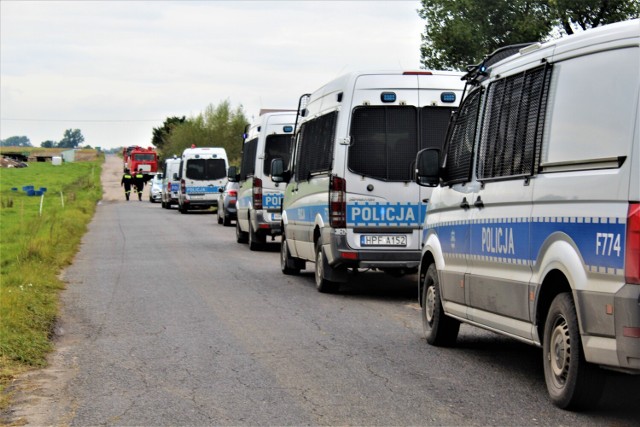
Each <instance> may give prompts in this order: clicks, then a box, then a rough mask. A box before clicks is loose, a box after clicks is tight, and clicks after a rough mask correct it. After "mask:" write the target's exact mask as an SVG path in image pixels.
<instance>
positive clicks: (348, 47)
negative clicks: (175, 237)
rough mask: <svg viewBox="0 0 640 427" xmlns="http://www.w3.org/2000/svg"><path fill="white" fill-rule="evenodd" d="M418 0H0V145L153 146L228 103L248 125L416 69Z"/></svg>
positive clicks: (419, 29)
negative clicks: (365, 75) (173, 127)
mask: <svg viewBox="0 0 640 427" xmlns="http://www.w3.org/2000/svg"><path fill="white" fill-rule="evenodd" d="M419 7H420V1H419V0H391V1H375V0H365V1H300V0H299V1H194V2H190V1H139V2H138V1H43V2H39V1H6V0H1V1H0V77H1V79H0V84H1V92H0V116H1V117H0V118H1V124H0V139H6V138H8V137H10V136H27V137H28V138H29V139H30V140H31V143H32V144H33V145H34V146H40V144H41V143H42V142H43V141H46V140H53V141H59V140H60V139H62V137H63V134H64V131H65V130H66V129H80V130H81V131H82V134H83V135H84V137H85V144H89V145H91V146H94V147H95V146H100V147H104V148H111V147H118V146H126V145H142V146H148V145H150V144H151V137H152V129H153V128H154V127H159V126H161V125H162V123H163V122H164V120H165V119H166V118H167V117H170V116H187V117H194V116H197V115H198V114H200V113H201V112H203V111H204V110H205V108H206V107H207V106H208V105H209V104H213V105H214V106H216V105H218V104H219V103H220V102H221V101H223V100H225V99H228V100H229V102H230V103H231V106H232V107H234V108H235V107H239V106H242V107H243V109H244V112H245V114H246V116H247V118H249V119H250V120H251V118H252V117H253V116H257V115H258V111H259V110H260V109H261V108H288V109H295V108H296V106H297V102H298V98H299V96H300V95H301V94H303V93H307V92H311V91H314V90H315V89H317V88H319V87H320V86H322V85H323V84H325V83H326V82H328V81H329V80H331V79H333V78H334V77H337V76H339V75H342V74H344V73H346V72H349V71H356V70H365V69H382V70H388V69H403V70H410V69H413V70H415V69H419V67H420V34H421V33H422V32H423V30H424V25H425V22H424V21H423V20H422V19H420V17H419V16H418V14H417V10H418V9H419Z"/></svg>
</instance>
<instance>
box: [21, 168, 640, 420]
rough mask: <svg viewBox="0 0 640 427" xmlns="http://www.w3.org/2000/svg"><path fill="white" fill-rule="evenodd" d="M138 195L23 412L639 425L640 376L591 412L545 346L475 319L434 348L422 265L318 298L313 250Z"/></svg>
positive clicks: (84, 282)
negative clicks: (450, 342)
mask: <svg viewBox="0 0 640 427" xmlns="http://www.w3.org/2000/svg"><path fill="white" fill-rule="evenodd" d="M110 162H111V160H110ZM105 173H107V175H103V177H106V178H104V179H103V182H105V187H107V185H109V186H112V187H115V186H118V185H119V182H118V181H119V172H117V173H115V174H114V173H112V172H111V175H108V173H109V171H108V168H105ZM108 176H111V179H108ZM110 192H111V193H110ZM145 194H146V193H145ZM123 199H124V197H123V196H122V193H121V190H120V189H119V188H117V187H115V189H114V188H111V189H106V193H105V198H104V200H103V201H102V203H101V204H100V206H99V207H98V210H97V213H96V215H95V218H94V220H93V222H92V223H91V225H90V227H89V231H88V233H87V234H86V236H85V238H84V239H83V244H82V247H81V250H80V252H79V253H78V255H77V257H76V259H75V262H74V263H73V265H72V266H70V267H69V268H68V269H67V270H66V271H65V274H64V278H65V280H66V282H67V283H68V285H67V289H66V290H65V291H64V292H63V294H62V304H61V305H62V307H61V318H60V323H59V325H58V328H57V334H58V335H57V337H56V351H55V353H54V354H52V356H51V366H50V367H48V368H47V369H44V370H41V371H34V372H31V373H29V374H28V375H26V376H25V377H23V378H22V379H20V380H19V381H18V383H17V389H18V394H17V395H16V404H15V406H14V408H13V414H12V415H13V417H14V420H16V421H19V422H21V423H26V424H28V425H73V426H80V425H81V426H84V425H154V426H163V425H191V426H193V425H575V426H585V425H617V426H625V425H637V422H638V420H639V415H638V410H637V408H638V407H639V406H640V405H639V404H640V397H639V395H638V392H637V391H638V389H639V388H638V385H639V382H638V378H630V377H625V376H614V375H612V376H611V378H610V383H609V385H608V388H607V391H606V393H607V395H606V397H605V398H604V399H603V401H602V402H601V405H600V406H599V407H598V408H597V409H594V411H591V412H588V413H584V414H576V413H571V412H566V411H561V410H558V409H556V408H554V407H553V406H552V405H551V404H550V402H549V401H548V399H547V394H546V389H545V385H544V380H543V373H542V365H541V360H540V359H541V351H540V350H539V349H537V348H534V347H529V346H526V345H523V344H520V343H518V342H515V341H513V340H509V339H507V338H503V337H500V336H497V335H494V334H491V333H488V332H484V331H481V330H478V329H475V328H471V327H466V326H463V327H462V329H461V333H460V338H459V345H458V347H457V348H452V349H442V348H435V347H430V346H428V345H427V344H426V342H425V340H424V339H423V338H422V326H421V324H420V316H419V311H418V305H417V303H416V299H417V297H416V293H417V290H416V276H409V277H405V278H402V279H394V278H391V277H389V276H386V275H383V274H378V273H365V274H358V275H356V276H353V277H352V281H351V283H350V284H349V286H346V287H344V288H343V289H342V290H341V292H340V293H339V294H335V295H328V294H320V293H318V292H317V291H316V290H315V286H314V281H313V274H312V268H313V264H308V265H307V267H308V270H306V271H304V272H303V273H302V274H301V275H300V276H284V275H282V273H281V272H280V267H279V258H278V257H279V254H278V250H279V249H278V243H277V242H276V243H275V244H273V245H272V247H270V248H269V249H268V250H267V251H264V252H251V251H249V249H248V247H247V245H240V244H237V243H236V242H235V233H234V229H233V227H222V226H220V225H218V224H217V223H216V217H215V215H212V214H206V213H190V214H188V215H181V214H179V213H178V212H177V210H175V209H172V210H166V209H162V208H161V207H160V205H159V204H151V203H149V202H148V201H147V200H146V198H143V199H144V201H143V202H138V201H137V200H136V201H133V200H132V201H129V202H125V201H124V200H123Z"/></svg>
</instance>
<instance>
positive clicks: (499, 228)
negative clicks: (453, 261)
mask: <svg viewBox="0 0 640 427" xmlns="http://www.w3.org/2000/svg"><path fill="white" fill-rule="evenodd" d="M429 230H434V231H435V232H436V233H437V234H438V236H439V240H440V245H441V248H442V251H443V252H444V253H447V254H450V255H453V256H469V257H471V258H473V259H488V258H492V259H495V261H496V262H506V263H513V262H517V263H528V264H532V265H533V264H535V262H536V260H537V259H538V257H539V256H540V251H541V250H542V249H543V246H544V245H545V244H546V243H547V242H552V241H554V240H558V239H564V240H569V241H571V242H573V243H574V244H575V246H576V247H577V248H578V251H579V252H580V255H581V256H582V258H583V261H584V264H585V265H586V266H588V267H589V268H590V269H591V270H593V271H602V272H603V273H605V272H607V269H616V270H621V269H623V268H624V257H625V254H624V248H625V238H626V218H589V217H544V218H533V220H529V219H524V218H512V219H505V218H497V219H492V220H475V221H456V222H443V223H440V224H435V225H433V226H429V227H428V228H427V229H426V230H424V234H425V235H426V234H427V233H428V232H429ZM553 235H555V236H556V237H557V238H552V237H551V236H553Z"/></svg>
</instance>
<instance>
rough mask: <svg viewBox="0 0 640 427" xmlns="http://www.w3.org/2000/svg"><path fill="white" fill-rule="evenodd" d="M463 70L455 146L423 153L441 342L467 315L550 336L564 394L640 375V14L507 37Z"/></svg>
mask: <svg viewBox="0 0 640 427" xmlns="http://www.w3.org/2000/svg"><path fill="white" fill-rule="evenodd" d="M505 57H507V58H506V59H503V58H505ZM464 78H465V80H466V82H467V84H468V93H467V94H466V96H465V99H464V101H463V103H462V105H461V106H460V109H459V110H458V113H457V114H456V116H455V120H454V121H453V122H452V125H451V127H450V129H449V139H448V141H447V144H446V146H445V148H444V150H442V151H441V150H440V149H439V148H438V147H433V148H427V149H426V150H424V151H421V152H420V153H419V154H418V156H417V161H416V162H417V169H418V171H417V181H418V182H419V183H421V184H422V185H428V186H432V187H434V190H433V193H432V195H431V198H430V201H429V210H428V214H427V216H426V221H425V227H424V248H423V250H422V258H421V265H420V303H421V306H422V321H423V325H424V331H425V335H426V338H427V341H428V342H429V343H430V344H433V345H442V346H447V345H453V344H454V343H455V341H456V337H457V335H458V329H459V326H460V323H461V322H464V323H469V324H472V325H475V326H479V327H482V328H485V329H488V330H491V331H494V332H497V333H500V334H504V335H507V336H510V337H513V338H515V339H518V340H520V341H524V342H526V343H529V344H533V345H536V346H539V347H542V349H543V351H542V355H543V365H544V376H545V381H546V384H547V389H548V392H549V396H550V398H551V400H552V401H553V403H554V404H555V405H557V406H559V407H561V408H567V409H580V408H589V407H590V406H591V405H593V404H594V403H595V402H596V401H597V400H598V398H599V397H600V395H601V393H602V389H603V380H604V371H603V370H602V369H600V368H599V367H602V368H607V369H612V370H615V371H619V372H626V373H631V374H640V305H639V304H640V20H637V19H636V20H632V21H628V22H623V23H617V24H612V25H608V26H603V27H599V28H596V29H591V30H587V31H585V32H583V33H580V34H577V35H573V36H569V37H566V38H563V39H560V40H555V41H551V42H547V43H544V44H539V43H536V44H531V45H528V46H517V47H515V48H504V49H501V50H499V51H496V52H495V53H494V54H493V55H490V56H488V57H487V58H486V59H485V60H484V61H483V62H482V63H481V64H479V65H478V66H475V67H473V68H471V69H470V70H469V72H468V73H467V74H466V75H465V77H464ZM629 392H633V391H631V390H630V391H629Z"/></svg>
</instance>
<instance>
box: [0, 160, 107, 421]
mask: <svg viewBox="0 0 640 427" xmlns="http://www.w3.org/2000/svg"><path fill="white" fill-rule="evenodd" d="M101 164H102V160H100V161H93V162H77V163H64V164H62V165H60V166H53V165H52V164H51V163H30V166H29V167H28V168H20V169H13V168H9V169H0V409H1V408H2V407H3V405H4V406H6V405H7V394H6V392H5V388H6V385H7V384H8V383H9V382H10V381H11V379H12V378H13V377H14V376H15V375H16V374H17V373H19V372H22V371H24V370H27V369H31V368H34V367H42V366H44V365H45V364H46V356H47V353H48V352H49V351H51V349H52V343H51V334H52V328H53V326H54V323H55V320H56V316H57V314H58V295H59V292H60V290H62V289H63V288H64V284H63V283H62V281H60V279H59V278H58V275H59V273H60V272H61V270H62V269H63V268H64V267H65V266H67V265H69V264H70V263H71V261H72V260H73V257H74V255H75V253H76V251H77V249H78V247H79V244H80V239H81V237H82V235H83V234H84V233H85V231H86V229H87V224H88V223H89V221H90V220H91V218H92V216H93V214H94V212H95V208H96V204H97V201H98V200H100V198H101V197H102V187H101V184H100V172H101ZM26 185H33V186H34V187H35V189H39V188H40V187H46V188H47V191H46V192H45V193H44V197H43V198H41V197H38V196H32V197H29V196H27V195H26V193H25V192H24V191H22V187H23V186H26ZM12 188H17V189H18V191H12ZM41 202H42V205H41Z"/></svg>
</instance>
